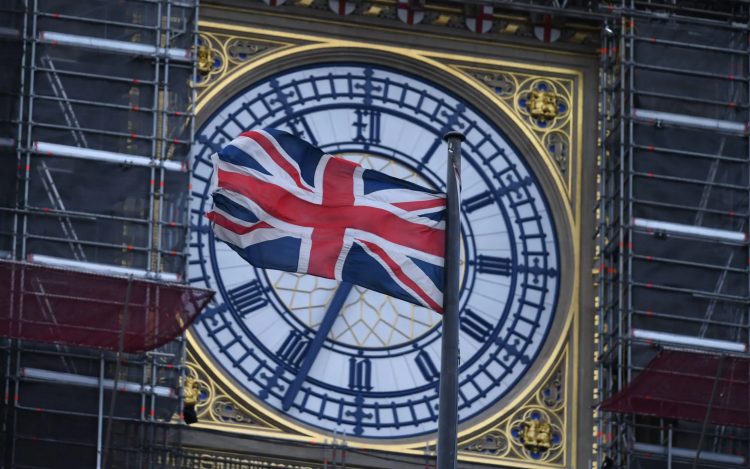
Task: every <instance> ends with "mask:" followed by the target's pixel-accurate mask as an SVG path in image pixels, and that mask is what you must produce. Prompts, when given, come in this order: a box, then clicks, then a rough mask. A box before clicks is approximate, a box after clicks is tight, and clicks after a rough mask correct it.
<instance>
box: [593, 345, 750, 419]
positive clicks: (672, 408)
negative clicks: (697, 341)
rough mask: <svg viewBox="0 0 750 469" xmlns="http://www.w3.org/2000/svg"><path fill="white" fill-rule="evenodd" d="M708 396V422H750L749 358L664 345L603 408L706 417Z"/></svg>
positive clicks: (676, 416)
mask: <svg viewBox="0 0 750 469" xmlns="http://www.w3.org/2000/svg"><path fill="white" fill-rule="evenodd" d="M719 367H721V368H719ZM715 382H716V390H715V391H714V392H713V396H714V397H713V401H712V400H711V394H712V391H713V389H714V383H715ZM709 402H711V405H710V407H711V408H710V415H709V422H711V423H713V424H716V425H729V426H735V427H750V360H749V359H747V358H738V357H730V356H724V357H722V356H719V355H709V354H704V353H694V352H683V351H675V350H665V351H662V352H661V353H659V355H657V356H656V357H654V359H653V360H651V363H649V364H648V366H647V367H646V369H644V370H643V371H641V373H640V374H639V375H638V376H636V377H635V379H633V381H632V382H630V384H628V385H627V386H626V387H625V388H624V389H622V390H621V391H620V392H618V393H617V394H615V395H614V396H612V397H611V398H609V399H608V400H606V401H605V402H603V403H602V405H601V408H602V410H605V411H609V412H622V413H629V414H639V415H652V416H655V417H663V418H673V419H681V420H695V421H699V422H702V421H703V420H704V419H705V418H706V412H708V411H709Z"/></svg>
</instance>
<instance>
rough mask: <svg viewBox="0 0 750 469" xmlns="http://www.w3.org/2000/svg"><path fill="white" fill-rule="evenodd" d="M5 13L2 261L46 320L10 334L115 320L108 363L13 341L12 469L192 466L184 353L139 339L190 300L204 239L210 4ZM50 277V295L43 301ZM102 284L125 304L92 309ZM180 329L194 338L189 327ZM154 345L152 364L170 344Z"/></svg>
mask: <svg viewBox="0 0 750 469" xmlns="http://www.w3.org/2000/svg"><path fill="white" fill-rule="evenodd" d="M3 5H8V7H7V9H6V10H4V11H2V12H0V17H1V18H2V19H0V23H2V24H0V41H2V44H1V45H3V46H4V47H2V48H0V54H2V58H3V59H5V60H4V61H3V65H4V66H7V69H6V70H5V71H4V73H3V74H1V75H2V78H0V93H2V94H0V99H2V103H3V107H2V110H3V114H2V115H0V132H1V134H0V259H5V261H4V262H5V264H3V266H2V267H3V268H4V269H6V270H7V269H10V270H8V271H9V272H12V274H9V275H11V276H12V278H13V280H12V281H11V285H14V287H13V288H8V289H7V290H8V291H10V290H13V293H7V295H9V298H11V299H10V300H8V304H9V305H10V304H13V305H16V303H13V301H15V300H13V298H15V297H14V296H13V295H16V294H18V295H19V296H18V297H19V298H21V297H23V295H26V296H25V297H28V298H29V300H28V301H35V302H36V304H35V305H34V306H33V307H32V306H26V309H25V310H24V311H25V312H26V316H16V317H10V321H11V322H10V323H9V324H13V325H15V324H22V323H23V320H27V319H28V317H29V315H28V311H29V310H31V309H33V310H34V311H35V312H36V313H37V315H38V318H37V320H38V321H43V323H44V324H46V325H47V326H45V327H47V328H49V326H50V325H58V326H59V325H60V324H61V323H60V321H62V318H61V316H60V311H61V310H60V306H59V305H60V304H61V302H63V301H67V302H68V305H69V306H70V305H71V304H72V305H73V306H75V305H76V304H77V305H78V308H79V310H78V311H77V315H78V316H86V317H88V316H94V315H96V314H100V315H101V314H102V313H103V312H105V313H106V314H109V315H110V316H111V317H113V318H112V320H111V321H109V322H108V323H107V327H110V330H109V332H110V333H111V334H110V336H109V339H108V340H107V342H108V345H103V344H94V345H93V346H94V347H99V348H91V344H90V341H87V340H86V339H88V338H87V337H85V335H81V341H79V342H75V341H74V342H73V344H71V343H70V342H66V341H65V340H61V341H58V340H51V343H47V344H44V343H41V342H37V341H30V340H27V339H29V337H28V336H27V335H24V334H13V333H11V334H9V335H10V336H12V337H19V338H20V339H21V340H16V339H2V342H0V347H1V348H2V350H0V370H2V371H0V375H1V376H2V377H3V387H4V392H3V395H2V403H1V405H0V423H1V424H2V437H3V440H2V442H1V444H2V447H3V451H0V454H1V455H2V457H1V458H0V466H2V467H8V468H22V467H23V468H32V467H61V468H62V467H70V464H71V462H73V461H75V465H76V466H77V467H97V468H99V467H124V468H147V467H154V466H155V465H157V464H160V463H159V461H164V460H165V459H171V460H174V459H175V458H178V459H179V448H180V431H181V430H180V429H181V425H180V423H181V399H182V392H181V383H182V380H183V378H184V369H183V364H184V353H185V350H184V349H185V342H184V340H183V339H181V338H180V337H178V338H177V340H175V341H172V342H170V343H167V344H166V345H162V346H160V347H159V348H157V349H155V350H152V351H148V352H139V353H129V352H128V350H129V347H130V345H129V344H133V343H135V342H132V341H133V340H136V339H142V338H139V337H137V336H136V334H135V333H134V332H133V330H129V329H128V328H127V327H126V326H125V324H130V327H131V329H132V327H134V325H137V324H139V322H138V321H142V318H141V316H138V314H139V312H143V314H144V315H147V314H149V313H153V311H155V310H156V309H157V306H154V303H153V302H154V301H157V302H158V301H162V300H163V298H165V294H166V292H167V291H170V289H171V291H172V292H173V293H174V294H176V295H178V296H180V295H181V293H180V292H185V291H187V290H188V289H187V288H186V287H184V286H181V285H177V284H176V283H179V282H181V281H182V279H183V278H184V276H183V272H184V268H185V264H186V256H187V250H186V242H185V240H186V239H187V236H188V230H189V224H188V210H189V200H188V198H189V188H188V184H189V178H190V174H189V171H188V169H187V166H188V165H186V164H185V161H186V160H187V158H188V156H189V152H190V144H191V137H192V135H193V129H194V115H193V104H194V93H193V91H192V87H191V83H193V82H194V81H195V73H196V70H195V59H194V54H193V51H194V50H195V48H196V41H197V26H198V23H197V17H198V5H197V1H195V0H135V1H128V2H111V1H106V0H96V1H90V2H68V1H62V0H26V1H22V0H16V1H10V2H4V4H3ZM3 8H5V7H3ZM6 104H7V106H6ZM6 110H7V112H5V111H6ZM8 266H10V267H8ZM35 269H36V270H35ZM42 271H43V272H44V275H45V277H44V278H45V279H46V280H45V282H47V283H39V282H37V283H38V284H34V281H35V280H34V279H38V278H40V277H39V274H38V273H39V272H42ZM30 272H37V273H36V274H34V275H35V276H32V275H31V273H30ZM16 274H17V275H20V276H21V277H23V278H24V279H25V280H20V281H17V278H16V277H15V276H16ZM94 280H96V281H97V282H100V283H99V287H98V288H100V289H101V290H100V291H103V290H107V289H109V293H108V294H109V295H110V296H115V297H117V300H116V301H114V300H112V301H109V299H108V297H106V295H105V297H99V298H98V299H99V301H100V304H95V302H94V300H95V299H94V298H91V295H92V294H89V295H88V297H87V298H84V297H86V296H87V295H86V294H85V292H83V290H86V289H87V288H88V287H89V286H93V285H94V283H89V282H93V281H94ZM66 282H67V285H70V288H69V290H70V291H71V293H70V294H69V295H67V297H66V295H65V294H64V291H63V290H64V288H65V285H66ZM50 285H53V286H55V287H56V288H57V290H56V293H55V294H54V295H53V294H51V293H50V292H49V291H48V290H47V289H45V288H49V287H50ZM138 285H141V287H143V289H142V293H143V292H145V293H143V294H144V295H146V296H143V295H141V296H143V298H146V299H145V300H144V299H143V298H137V297H136V296H137V294H138V288H139V287H138ZM16 286H18V287H16ZM82 286H83V287H86V288H81V287H82ZM74 287H75V288H74ZM91 290H92V291H93V289H91ZM72 292H75V293H72ZM173 296H174V295H173ZM182 296H184V295H182ZM25 297H24V298H25ZM154 298H158V299H157V300H154ZM84 300H85V301H84ZM55 301H57V303H55ZM76 301H77V303H76ZM190 301H192V300H190ZM201 301H202V300H201ZM201 301H198V302H194V304H193V307H194V308H198V310H199V309H200V307H201V306H200V303H201ZM0 303H2V300H0ZM22 303H23V302H19V303H18V304H19V305H20V304H22ZM3 304H4V305H5V303H3ZM24 304H25V303H24ZM29 304H31V303H29ZM14 308H15V306H14V307H9V308H7V310H6V309H4V311H3V313H7V312H8V311H10V313H9V314H11V315H12V314H16V313H15V312H16V311H21V310H20V309H18V308H15V309H14ZM113 311H117V312H116V313H113ZM18 314H20V313H18ZM172 316H174V315H172ZM156 320H157V321H158V320H159V319H158V318H157V319H156ZM176 320H177V321H178V323H179V327H180V329H184V327H186V326H187V325H188V324H189V321H190V320H191V318H189V317H181V316H180V315H177V316H176ZM14 321H15V322H14ZM151 321H152V322H153V320H151ZM143 324H145V323H142V325H143ZM162 326H165V325H164V324H162ZM11 327H15V326H11ZM97 327H98V326H96V324H92V327H91V329H92V330H91V332H90V334H92V335H93V334H96V333H97ZM19 328H20V326H19ZM118 328H119V329H118ZM57 329H58V330H59V329H61V327H57ZM116 329H117V330H116ZM19 330H20V329H19ZM30 330H31V329H30ZM35 330H37V331H40V330H44V327H36V329H35ZM118 330H119V333H118ZM79 332H80V330H79ZM84 332H85V331H84ZM99 332H101V329H100V330H99ZM79 335H80V334H79ZM153 339H154V340H152V341H151V342H150V344H151V345H147V344H146V342H148V339H147V340H146V342H143V344H146V345H143V347H146V348H149V347H150V346H153V345H160V344H161V343H163V341H162V342H159V341H160V340H161V339H160V338H153ZM36 340H39V339H36ZM136 342H138V340H136ZM141 342H142V340H141ZM138 343H140V342H138ZM76 345H89V346H88V347H81V346H76ZM139 347H140V348H143V347H141V346H140V345H136V347H135V348H133V350H139ZM105 349H108V350H105ZM175 423H177V424H178V425H175Z"/></svg>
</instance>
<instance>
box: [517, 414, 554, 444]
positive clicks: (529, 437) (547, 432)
mask: <svg viewBox="0 0 750 469" xmlns="http://www.w3.org/2000/svg"><path fill="white" fill-rule="evenodd" d="M551 432H552V427H551V426H550V424H549V422H540V421H538V420H526V421H525V422H523V435H522V438H523V446H524V448H526V449H528V450H529V451H536V452H540V451H546V450H548V449H550V447H551V446H552V435H551Z"/></svg>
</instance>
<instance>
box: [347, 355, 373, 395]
mask: <svg viewBox="0 0 750 469" xmlns="http://www.w3.org/2000/svg"><path fill="white" fill-rule="evenodd" d="M349 388H351V389H354V390H356V391H369V390H371V389H372V364H371V363H370V359H369V358H365V359H364V360H357V359H356V358H354V357H351V358H350V359H349Z"/></svg>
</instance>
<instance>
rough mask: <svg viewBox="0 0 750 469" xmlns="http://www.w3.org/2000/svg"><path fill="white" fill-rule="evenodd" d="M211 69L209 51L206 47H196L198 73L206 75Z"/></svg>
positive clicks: (211, 62)
mask: <svg viewBox="0 0 750 469" xmlns="http://www.w3.org/2000/svg"><path fill="white" fill-rule="evenodd" d="M212 68H213V60H211V49H210V48H209V47H208V46H198V72H199V73H200V74H201V75H208V74H209V73H211V69H212Z"/></svg>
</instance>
